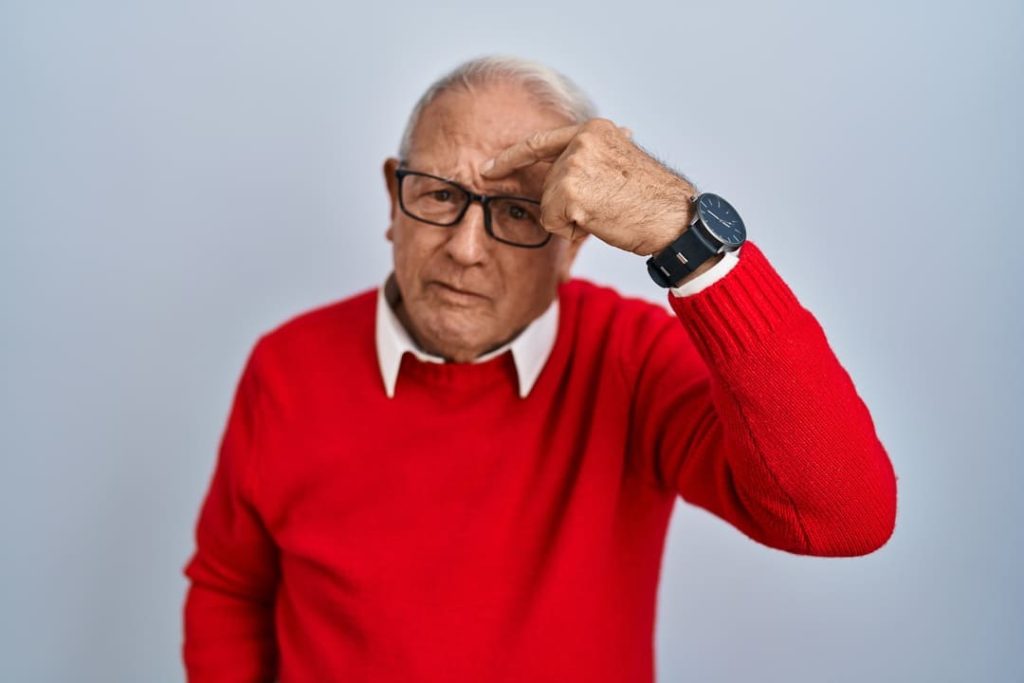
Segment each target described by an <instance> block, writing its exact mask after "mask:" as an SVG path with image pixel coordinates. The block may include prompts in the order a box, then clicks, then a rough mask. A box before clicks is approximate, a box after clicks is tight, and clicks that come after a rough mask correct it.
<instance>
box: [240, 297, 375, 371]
mask: <svg viewBox="0 0 1024 683" xmlns="http://www.w3.org/2000/svg"><path fill="white" fill-rule="evenodd" d="M376 304H377V289H376V288H372V289H366V290H363V291H360V292H357V293H355V294H353V295H351V296H348V297H346V298H343V299H338V300H335V301H331V302H329V303H326V304H322V305H320V306H316V307H313V308H310V309H307V310H305V311H302V312H300V313H297V314H295V315H293V316H292V317H290V318H287V319H286V320H284V321H282V322H281V323H279V324H278V325H276V326H274V327H272V328H271V329H269V330H268V331H267V332H265V333H264V334H263V335H261V336H260V338H259V340H258V341H257V343H256V348H257V349H259V350H260V352H261V354H262V355H264V356H268V357H270V358H271V359H273V360H274V361H289V362H298V361H300V360H303V359H309V361H310V362H315V361H316V359H319V358H323V357H324V355H325V354H330V355H331V356H351V355H354V354H357V353H359V352H360V351H366V350H369V351H372V345H373V338H374V336H373V326H374V321H375V315H376ZM363 347H366V348H363Z"/></svg>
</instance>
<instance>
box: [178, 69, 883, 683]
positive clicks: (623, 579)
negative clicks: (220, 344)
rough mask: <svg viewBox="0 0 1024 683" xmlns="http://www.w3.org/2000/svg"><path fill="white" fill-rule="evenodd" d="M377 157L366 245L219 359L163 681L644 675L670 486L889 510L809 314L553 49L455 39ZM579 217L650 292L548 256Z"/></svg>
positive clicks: (821, 538)
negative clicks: (660, 299)
mask: <svg viewBox="0 0 1024 683" xmlns="http://www.w3.org/2000/svg"><path fill="white" fill-rule="evenodd" d="M384 179H385V181H386V183H387V189H388V192H389V194H390V199H391V214H390V225H389V227H388V229H387V238H388V240H390V241H391V243H392V246H393V255H394V272H393V274H391V275H390V276H389V277H387V278H386V279H385V281H384V283H383V284H382V285H381V286H380V287H379V288H377V289H374V290H368V291H366V292H362V293H360V294H357V295H355V296H352V297H350V298H347V299H344V300H341V301H338V302H336V303H333V304H331V305H328V306H325V307H322V308H319V309H316V310H313V311H311V312H307V313H304V314H303V315H300V316H298V317H296V318H294V319H292V320H290V321H288V322H287V323H285V324H283V325H281V326H279V327H278V328H276V329H275V330H273V331H271V332H269V333H268V334H265V335H264V336H262V337H261V338H260V340H259V341H258V342H257V343H256V345H255V348H254V349H253V351H252V353H251V356H250V357H249V360H248V363H247V364H246V367H245V370H244V372H243V373H242V377H241V380H240V383H239V386H238V391H237V393H236V396H235V401H234V405H233V408H232V411H231V414H230V417H229V419H228V424H227V428H226V430H225V433H224V437H223V441H222V443H221V450H220V455H219V459H218V464H217V468H216V472H215V474H214V476H213V480H212V483H211V485H210V489H209V492H208V494H207V497H206V500H205V503H204V505H203V508H202V511H201V514H200V517H199V522H198V527H197V548H196V552H195V554H194V556H193V557H192V559H191V562H190V563H189V564H188V567H187V568H186V573H187V576H188V577H189V578H190V580H191V586H190V589H189V593H188V597H187V600H186V606H185V643H184V659H185V664H186V668H187V670H188V673H189V677H190V679H191V680H193V681H263V680H274V679H279V680H281V681H347V682H352V681H374V682H382V681H385V682H390V681H396V682H398V681H401V682H402V683H410V682H415V681H444V682H449V683H461V682H469V681H473V682H480V681H510V682H511V681H529V682H533V683H536V682H543V681H551V682H556V681H557V682H558V683H565V682H566V681H585V682H587V683H595V682H605V681H607V682H611V681H615V682H630V683H635V682H638V681H651V680H653V678H654V663H653V659H654V658H653V647H652V644H653V627H654V614H655V598H656V592H657V584H658V578H659V570H660V563H661V554H662V549H663V545H664V540H665V531H666V528H667V525H668V522H669V518H670V515H671V512H672V509H673V506H674V503H675V501H676V499H677V496H681V497H682V498H683V499H684V500H686V501H688V502H690V503H693V504H695V505H698V506H700V507H702V508H704V509H706V510H708V511H710V512H712V513H714V514H715V515H718V516H719V517H721V518H722V519H724V520H726V521H728V522H729V523H730V524H732V525H733V526H735V527H736V528H737V529H738V530H740V531H741V532H742V533H744V534H746V535H747V536H749V537H750V538H751V539H753V540H755V541H757V542H759V543H762V544H765V545H768V546H770V547H773V548H778V549H780V550H784V551H787V552H790V553H799V554H806V555H820V556H855V555H863V554H866V553H870V552H872V551H874V550H876V549H877V548H879V547H881V546H882V545H883V544H885V542H886V541H887V540H888V538H889V537H890V535H891V533H892V530H893V526H894V519H895V507H896V479H895V475H894V473H893V469H892V466H891V464H890V462H889V459H888V456H887V455H886V452H885V450H884V449H883V447H882V445H881V444H880V442H879V440H878V438H877V436H876V434H875V430H874V427H873V424H872V420H871V417H870V414H869V413H868V410H867V408H866V407H865V405H864V403H863V402H862V401H861V399H860V397H859V396H858V395H857V392H856V390H855V388H854V386H853V384H852V382H851V380H850V378H849V376H848V375H847V373H846V371H845V370H844V369H843V367H842V366H841V365H840V364H839V362H838V361H837V359H836V357H835V355H834V354H833V353H832V351H831V349H830V348H829V345H828V343H827V341H826V338H825V335H824V333H823V332H822V330H821V327H820V326H819V325H818V323H817V321H816V320H815V318H814V317H813V316H812V315H811V313H809V312H808V311H807V310H806V309H805V308H803V307H802V306H801V305H800V304H799V303H798V301H797V299H796V298H795V296H794V294H793V293H792V291H791V290H790V289H789V288H788V287H787V285H786V284H785V283H784V282H783V280H782V279H781V278H780V277H779V275H778V273H777V272H776V271H775V270H774V269H773V268H772V266H771V265H770V264H769V262H768V261H767V259H766V258H765V256H764V254H762V252H761V251H760V250H759V249H758V248H757V246H756V245H755V244H754V243H752V242H746V243H745V244H743V242H744V238H745V231H744V228H743V223H742V221H741V219H740V217H739V216H738V214H737V213H736V211H735V210H734V209H732V208H731V207H730V205H729V203H728V202H727V201H725V200H724V199H723V198H722V197H721V196H719V195H717V194H709V193H706V194H698V193H697V191H696V189H695V188H694V187H693V185H691V184H690V183H689V182H688V181H687V180H686V179H685V178H684V177H682V176H680V175H678V174H676V173H674V172H672V171H671V170H669V169H667V168H665V167H664V166H663V165H661V164H660V163H658V162H657V161H656V160H654V159H653V158H651V157H650V156H648V155H647V154H646V153H645V152H644V151H643V150H641V149H640V148H639V147H637V146H636V145H635V144H633V143H632V142H631V139H630V134H629V132H628V131H626V130H624V129H622V128H620V127H618V126H616V125H615V124H613V123H611V122H609V121H607V120H602V119H597V118H594V116H593V109H592V107H591V105H590V104H589V102H588V100H587V99H586V97H585V96H584V95H582V93H580V92H579V90H578V89H576V88H575V86H573V84H572V83H571V82H570V81H569V80H568V79H566V78H564V77H563V76H561V75H559V74H557V73H556V72H554V71H552V70H550V69H548V68H546V67H543V66H540V65H537V64H533V63H529V62H524V61H521V60H515V59H499V58H485V59H480V60H475V61H472V62H469V63H467V64H464V65H462V66H460V67H459V68H458V69H456V70H455V71H454V72H453V73H451V74H449V75H447V76H446V77H444V78H442V79H441V80H440V81H438V82H437V83H436V84H434V85H433V86H432V87H431V88H430V89H429V90H428V91H427V92H426V94H425V95H424V96H423V97H422V98H421V100H420V102H419V104H418V105H417V106H416V108H415V110H414V111H413V114H412V116H411V118H410V121H409V124H408V127H407V130H406V134H405V136H404V138H403V141H402V146H401V151H400V157H399V158H397V159H388V160H387V161H386V162H385V163H384ZM589 236H593V238H596V239H597V240H600V241H602V242H606V243H607V244H610V245H612V246H614V247H617V248H620V249H625V250H627V251H630V252H633V253H636V254H638V255H642V256H644V257H649V260H648V262H647V268H648V272H649V273H650V275H651V277H652V278H653V280H654V281H655V282H656V283H657V284H658V285H661V286H663V287H666V288H668V289H669V291H667V292H666V296H667V298H668V303H669V304H670V307H671V311H672V313H670V312H669V311H668V310H667V309H666V308H663V307H659V306H656V305H654V304H651V303H648V302H645V301H641V300H636V299H627V298H624V297H621V296H620V295H618V294H617V293H616V292H614V291H613V290H611V289H609V288H606V287H602V286H599V285H596V284H592V283H590V282H587V281H584V280H580V279H574V278H572V277H571V276H570V268H571V266H572V263H573V259H574V258H575V256H576V254H577V252H578V251H579V248H580V245H581V244H582V243H583V242H584V240H585V239H589ZM741 245H742V246H741ZM638 267H643V266H642V264H641V263H639V260H638ZM653 287H654V286H653V285H652V288H653Z"/></svg>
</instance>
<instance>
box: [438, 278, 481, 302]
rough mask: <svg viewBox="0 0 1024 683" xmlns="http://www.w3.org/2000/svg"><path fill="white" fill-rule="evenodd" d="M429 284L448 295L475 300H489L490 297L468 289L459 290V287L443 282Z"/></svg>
mask: <svg viewBox="0 0 1024 683" xmlns="http://www.w3.org/2000/svg"><path fill="white" fill-rule="evenodd" d="M428 284H430V285H433V286H435V287H437V288H438V289H439V290H441V291H442V292H446V293H449V294H453V295H462V296H466V297H475V298H478V299H487V298H489V297H487V296H486V295H484V294H480V293H479V292H473V291H470V290H466V289H459V288H458V287H455V286H453V285H450V284H448V283H447V282H441V281H440V280H431V281H430V282H429V283H428Z"/></svg>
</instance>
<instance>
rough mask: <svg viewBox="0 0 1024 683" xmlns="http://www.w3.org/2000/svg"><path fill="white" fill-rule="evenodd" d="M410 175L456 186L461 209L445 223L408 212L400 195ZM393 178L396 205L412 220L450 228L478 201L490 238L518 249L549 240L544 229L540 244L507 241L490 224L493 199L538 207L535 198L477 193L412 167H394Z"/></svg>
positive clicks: (536, 245)
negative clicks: (460, 195) (395, 186)
mask: <svg viewBox="0 0 1024 683" xmlns="http://www.w3.org/2000/svg"><path fill="white" fill-rule="evenodd" d="M410 175H415V176H423V177H424V178H432V179H434V180H440V181H442V182H444V183H448V184H449V185H452V186H453V187H456V188H458V189H459V190H460V191H462V192H463V193H464V194H465V195H466V201H465V203H464V204H463V205H462V209H461V210H460V211H459V213H458V215H456V216H455V218H454V219H452V220H451V221H449V222H447V223H439V222H437V221H428V220H427V219H425V218H420V217H419V216H416V215H414V214H413V213H412V212H410V211H409V209H407V208H406V207H405V199H404V198H403V196H402V181H403V180H404V179H405V177H406V176H410ZM395 178H396V179H397V180H398V205H399V206H400V207H401V208H402V213H404V214H405V215H406V216H408V217H409V218H412V219H414V220H417V221H420V222H421V223H428V224H430V225H439V226H441V227H444V228H450V227H452V226H453V225H458V223H459V221H461V220H462V218H463V217H464V216H465V215H466V212H467V211H469V206H470V204H472V203H473V202H480V206H481V207H482V208H483V210H484V230H485V231H486V232H487V234H488V236H490V238H491V239H494V240H497V241H498V242H501V243H502V244H507V245H508V246H510V247H519V248H520V249H540V248H541V247H543V246H545V245H546V244H547V243H548V242H550V241H551V233H550V232H547V231H545V232H546V233H547V236H546V237H545V238H544V241H543V242H541V243H540V244H519V243H518V242H509V241H508V240H506V239H502V238H500V237H498V236H497V235H495V234H494V227H493V225H492V224H491V207H490V203H491V202H492V201H494V200H496V199H514V200H515V201H519V202H527V203H529V204H533V205H535V206H538V207H539V206H540V202H538V201H537V200H536V199H530V198H528V197H517V196H515V195H504V194H503V195H486V194H477V193H476V192H472V191H471V190H469V189H468V188H465V187H463V186H462V185H460V184H458V183H457V182H455V181H453V180H450V179H448V178H442V177H441V176H436V175H431V174H430V173H423V172H422V171H413V170H412V169H408V168H396V169H395Z"/></svg>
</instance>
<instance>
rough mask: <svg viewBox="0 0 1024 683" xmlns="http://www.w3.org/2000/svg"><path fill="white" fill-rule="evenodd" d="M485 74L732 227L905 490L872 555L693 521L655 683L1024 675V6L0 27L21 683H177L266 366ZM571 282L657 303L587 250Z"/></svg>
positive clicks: (1, 325)
mask: <svg viewBox="0 0 1024 683" xmlns="http://www.w3.org/2000/svg"><path fill="white" fill-rule="evenodd" d="M488 53H510V54H517V55H520V56H525V57H529V58H534V59H538V60H541V61H544V62H547V63H549V64H551V65H552V66H554V67H556V68H558V69H560V70H563V71H564V72H566V73H567V74H569V75H570V76H571V77H572V78H574V79H575V80H576V81H577V82H578V83H579V84H580V85H581V86H582V87H583V88H584V89H586V90H587V91H588V92H589V93H590V94H591V95H592V96H593V98H594V99H595V100H596V101H597V103H598V105H599V107H600V111H601V114H602V115H603V116H606V117H608V118H611V119H612V120H614V121H615V122H617V123H619V124H620V125H625V126H628V127H630V128H632V129H633V131H634V134H635V139H636V141H637V142H638V143H639V144H641V145H642V146H644V148H646V149H648V150H650V151H651V152H652V153H654V154H656V155H657V156H658V157H659V158H661V159H662V160H664V161H665V162H666V163H669V164H671V165H672V166H674V167H675V168H678V169H679V170H681V171H683V172H685V173H686V174H687V175H689V176H690V177H691V178H693V179H694V180H695V181H696V182H697V183H698V185H700V187H701V188H702V189H705V190H715V191H717V192H719V193H721V194H723V195H725V196H726V197H728V198H729V199H730V200H732V201H733V203H734V204H735V205H736V207H737V208H738V209H739V211H740V212H741V214H742V215H743V216H744V218H745V219H746V222H747V225H748V227H749V233H750V238H751V239H752V240H754V241H756V242H757V243H758V244H759V245H760V246H761V248H762V250H763V251H764V252H765V254H766V255H767V256H768V258H769V260H770V261H771V262H772V263H773V264H774V266H775V267H776V269H777V270H778V271H779V272H780V273H781V274H782V276H783V278H784V279H785V280H786V281H787V282H788V283H789V285H790V286H791V287H792V288H793V290H794V291H795V292H796V294H797V296H798V297H799V298H800V300H801V302H802V303H803V304H804V305H805V306H806V307H807V308H809V309H810V310H811V311H812V312H813V313H814V314H815V315H816V316H817V317H818V319H819V321H820V322H821V324H822V326H823V327H824V329H825V331H826V333H827V335H828V338H829V341H830V342H831V344H832V347H833V349H834V350H835V352H836V353H837V355H838V356H839V358H840V360H841V362H842V363H843V364H844V366H845V367H846V369H847V370H848V371H849V373H850V375H851V377H852V378H853V379H854V382H855V384H856V386H857V388H858V390H859V392H860V394H861V396H862V397H863V398H864V400H865V401H866V403H867V404H868V406H869V408H870V409H871V411H872V415H873V417H874V420H875V424H876V427H877V430H878V434H879V436H880V438H881V439H882V441H883V443H884V444H885V446H886V448H887V449H888V451H889V454H890V456H891V458H892V460H893V463H894V465H895V468H896V471H897V475H898V477H899V516H898V521H897V528H896V532H895V534H894V536H893V537H892V539H891V541H890V542H889V544H888V545H887V546H885V547H884V548H883V549H882V550H880V551H878V552H876V553H874V554H872V555H869V556H866V557H863V558H855V559H822V558H810V557H800V556H795V555H790V554H787V553H784V552H780V551H776V550H772V549H769V548H767V547H764V546H761V545H759V544H757V543H755V542H753V541H751V540H749V539H747V538H746V537H745V536H743V535H742V534H741V533H739V532H738V531H736V530H734V529H733V528H732V527H730V526H728V525H727V524H726V523H724V522H722V521H720V520H719V519H717V518H715V517H713V516H711V515H709V514H707V513H705V512H703V511H702V510H699V509H697V508H694V507H692V506H689V505H687V504H685V503H680V504H679V505H678V507H677V510H676V514H675V516H674V518H673V522H672V526H671V530H670V536H669V540H668V547H667V550H666V556H665V562H664V568H663V574H662V583H661V588H660V595H659V603H658V625H657V632H656V647H657V665H658V673H659V680H660V681H673V682H674V681H742V680H759V681H787V682H791V681H850V682H852V681H865V680H871V681H928V682H936V681H986V682H990V681H1021V680H1024V655H1022V652H1024V581H1022V578H1021V577H1022V571H1024V562H1022V560H1024V549H1022V541H1024V534H1022V533H1021V523H1022V521H1024V516H1022V512H1024V503H1022V500H1021V495H1020V491H1021V483H1022V475H1024V466H1022V464H1021V456H1022V452H1021V451H1022V448H1021V443H1022V437H1024V429H1022V426H1021V422H1022V418H1024V411H1022V409H1021V400H1022V398H1024V363H1022V360H1021V353H1022V351H1024V344H1022V342H1024V306H1022V302H1021V298H1022V297H1021V287H1022V285H1024V278H1022V274H1021V272H1022V269H1021V266H1020V259H1021V250H1022V247H1024V239H1022V237H1021V233H1022V230H1024V228H1022V226H1021V222H1020V220H1019V214H1020V210H1021V209H1020V205H1021V202H1022V199H1024V193H1022V191H1021V187H1022V185H1024V155H1022V134H1021V124H1022V122H1024V94H1022V83H1024V78H1022V74H1024V4H1022V3H1020V2H970V3H968V2H931V3H924V2H886V3H865V2H828V3H811V2H782V3H778V2H775V3H761V2H735V1H729V2H703V3H695V2H673V3H669V2H650V1H648V0H634V1H632V2H628V3H615V4H603V3H588V2H581V1H578V0H577V1H571V2H551V1H548V2H532V1H527V2H522V3H518V4H517V3H506V4H500V5H497V4H485V3H480V2H447V3H412V2H387V3H363V4H358V5H357V4H353V3H343V2H326V1H323V2H289V3H284V2H262V1H260V2H185V1H173V2H172V1H169V0H168V1H165V2H128V1H124V2H113V1H110V0H94V1H92V2H77V3H74V2H46V1H43V0H24V1H21V2H14V1H11V0H3V2H0V123H2V125H0V240H2V241H0V332H2V334H0V362H2V367H0V370H2V375H0V487H2V488H0V534H2V536H0V539H2V545H0V548H2V563H0V572H2V582H0V679H2V680H4V681H55V682H57V681H60V682H63V681H97V682H108V681H147V682H149V681H176V680H181V678H182V677H183V672H182V667H181V664H180V656H179V648H180V645H181V606H182V602H183V598H184V594H185V589H186V581H185V579H184V577H183V575H182V568H183V567H184V564H185V562H186V561H187V560H188V558H189V556H190V554H191V552H192V548H193V539H192V532H193V526H194V523H195V519H196V515H197V513H198V508H199V504H200V502H201V499H202V496H203V495H204V493H205V490H206V486H207V484H208V481H209V477H210V474H211V472H212V468H213V463H214V458H215V456H216V448H217V444H218V440H219V438H220V434H221V430H222V429H223V426H224V422H225V419H226V417H227V409H228V405H229V401H230V398H231V395H232V392H233V390H234V386H235V382H236V381H237V379H238V374H239V372H240V370H241V366H242V363H243V361H244V359H245V356H246V354H247V353H248V350H249V348H250V347H251V345H252V343H253V342H254V341H255V339H256V338H257V336H258V335H259V334H260V333H261V332H263V331H266V330H268V329H269V328H271V327H273V326H275V325H277V324H278V323H280V322H282V321H283V320H285V319H287V318H289V317H291V316H292V315H295V314H296V313H298V312H301V311H304V310H306V309H308V308H311V307H314V306H317V305H320V304H323V303H326V302H328V301H333V300H336V299H339V298H342V297H346V296H349V295H351V294H353V293H355V292H358V291H362V290H364V289H366V288H368V287H373V286H376V284H377V283H379V282H380V281H381V279H382V278H383V277H384V276H385V274H386V273H387V272H388V268H389V262H390V261H389V259H390V251H389V245H388V243H387V242H386V241H385V239H384V229H385V227H386V217H387V203H386V195H385V192H384V183H383V179H382V174H381V170H380V167H381V163H382V161H383V159H384V158H385V157H386V156H388V155H389V154H393V153H394V152H395V150H396V147H397V144H398V138H399V134H400V132H401V129H402V126H403V125H404V123H405V118H406V116H407V114H408V111H409V109H410V108H411V107H412V105H413V103H414V102H415V100H416V98H417V97H418V96H419V94H420V93H421V91H422V90H423V89H424V88H425V87H426V86H427V84H428V83H429V82H430V81H431V80H433V79H434V78H435V77H437V76H439V75H440V74H441V73H443V72H444V71H446V70H447V69H449V68H451V67H452V66H454V65H455V64H456V63H458V62H460V61H462V60H465V59H468V58H471V57H474V56H478V55H481V54H488ZM576 272H577V274H578V275H580V276H582V277H587V278H590V279H593V280H597V281H599V282H603V283H608V284H611V285H613V286H615V287H617V288H618V289H619V290H620V291H622V292H624V293H629V294H636V295H640V296H644V297H647V298H649V299H651V300H654V301H663V296H664V295H663V292H662V291H661V290H658V289H657V288H656V287H654V286H653V284H652V283H651V282H650V281H649V280H648V276H647V274H646V272H645V267H644V263H643V259H642V258H640V257H637V256H633V255H630V254H625V253H621V252H616V251H615V250H613V249H612V248H610V247H607V246H605V245H602V244H600V243H597V242H595V241H592V242H591V243H589V244H588V245H587V246H586V247H585V248H584V250H583V253H582V255H581V259H580V261H579V263H578V267H577V271H576Z"/></svg>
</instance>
